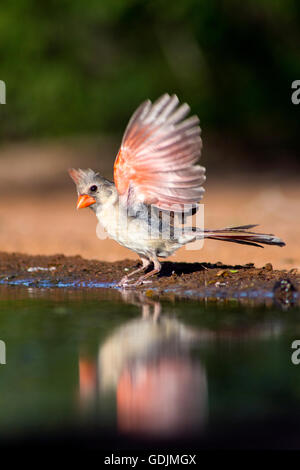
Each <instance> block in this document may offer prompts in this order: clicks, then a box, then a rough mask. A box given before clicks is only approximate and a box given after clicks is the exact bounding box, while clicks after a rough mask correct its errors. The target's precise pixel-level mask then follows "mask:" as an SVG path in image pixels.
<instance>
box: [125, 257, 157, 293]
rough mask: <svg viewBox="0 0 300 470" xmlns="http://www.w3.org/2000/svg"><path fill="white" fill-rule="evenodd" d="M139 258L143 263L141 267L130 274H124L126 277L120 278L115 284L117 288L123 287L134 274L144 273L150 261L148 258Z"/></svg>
mask: <svg viewBox="0 0 300 470" xmlns="http://www.w3.org/2000/svg"><path fill="white" fill-rule="evenodd" d="M140 258H141V261H142V263H143V264H142V266H141V267H140V268H137V269H135V270H134V271H132V272H131V273H129V274H126V276H124V277H122V279H121V280H120V281H119V282H118V284H117V286H118V287H123V286H125V285H126V284H127V282H128V279H129V278H130V277H132V276H134V274H137V273H140V272H141V271H145V269H147V268H148V266H149V265H150V264H151V261H150V260H149V259H148V258H144V257H142V256H140Z"/></svg>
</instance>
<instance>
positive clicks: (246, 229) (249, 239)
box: [193, 225, 285, 248]
mask: <svg viewBox="0 0 300 470" xmlns="http://www.w3.org/2000/svg"><path fill="white" fill-rule="evenodd" d="M253 227H257V225H241V226H239V227H226V228H223V229H218V230H198V229H196V228H195V229H193V231H196V238H198V239H203V238H210V239H211V240H220V241H224V242H232V243H240V244H241V245H252V246H259V247H260V248H263V246H262V245H261V243H262V244H263V245H277V246H285V243H284V242H283V241H282V240H281V239H280V238H278V237H275V236H274V235H272V234H267V233H257V232H251V231H250V229H252V228H253Z"/></svg>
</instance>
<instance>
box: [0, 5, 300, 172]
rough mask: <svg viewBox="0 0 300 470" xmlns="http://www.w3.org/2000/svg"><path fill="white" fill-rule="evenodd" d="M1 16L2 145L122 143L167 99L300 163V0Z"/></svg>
mask: <svg viewBox="0 0 300 470" xmlns="http://www.w3.org/2000/svg"><path fill="white" fill-rule="evenodd" d="M0 18H1V20H0V63H1V72H0V75H1V77H0V78H1V79H2V80H4V81H5V82H6V86H7V105H6V106H1V115H0V136H1V142H2V143H3V142H7V141H11V140H14V141H15V140H21V139H22V140H23V139H32V138H41V137H58V136H59V137H61V136H74V135H75V136H78V135H79V134H80V135H82V134H85V135H86V134H101V133H104V134H116V133H119V134H121V132H122V130H123V129H124V125H125V123H126V121H127V120H128V117H129V115H130V114H131V113H132V111H133V109H134V108H135V107H136V106H137V105H138V104H139V103H140V102H141V101H143V100H144V99H145V98H148V97H149V98H151V99H155V98H157V97H158V96H159V95H160V94H162V93H164V92H166V91H168V92H170V93H173V92H174V93H176V94H178V96H179V97H180V99H181V100H184V101H187V102H188V103H189V104H190V105H191V107H192V111H193V112H195V113H197V114H198V115H199V116H200V119H201V122H202V127H203V131H204V132H205V133H210V132H214V133H216V136H215V138H221V139H224V140H225V143H226V142H227V144H228V143H229V144H230V141H232V142H233V143H232V145H233V146H234V145H237V140H238V141H239V144H240V145H246V146H247V149H248V152H247V155H246V156H245V157H246V158H248V159H249V158H252V153H254V152H260V151H263V152H264V159H263V163H264V164H267V163H272V165H273V164H274V163H275V164H280V155H281V153H280V152H284V153H285V156H286V154H287V153H288V158H289V159H290V160H291V161H292V160H295V159H297V157H298V155H297V146H298V133H299V131H298V128H299V108H298V107H297V106H295V105H293V104H292V103H291V83H292V81H293V80H296V79H297V78H300V60H299V59H300V58H299V51H300V32H299V26H300V3H299V1H298V0H260V1H253V0H244V1H243V2H241V1H239V0H211V1H209V2H207V1H205V0H184V1H178V2H174V1H170V0H155V1H142V0H116V1H113V2H111V1H108V0H101V1H99V0H89V1H88V2H84V1H83V0H49V1H48V2H40V1H38V0H18V1H12V0H2V2H1V15H0ZM228 141H229V142H228ZM287 151H289V152H287ZM237 156H238V153H237ZM228 158H229V159H230V160H231V159H232V158H233V159H234V156H232V155H231V154H230V155H228ZM274 158H275V161H274ZM258 160H259V161H260V162H261V159H258ZM261 163H262V162H261ZM285 163H287V162H286V161H285Z"/></svg>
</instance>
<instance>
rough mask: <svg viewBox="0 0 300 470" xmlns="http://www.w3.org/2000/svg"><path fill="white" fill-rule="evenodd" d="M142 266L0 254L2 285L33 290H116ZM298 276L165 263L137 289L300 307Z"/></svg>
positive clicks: (175, 295)
mask: <svg viewBox="0 0 300 470" xmlns="http://www.w3.org/2000/svg"><path fill="white" fill-rule="evenodd" d="M136 266H138V263H137V262H136V261H132V260H123V261H117V262H113V263H110V262H101V261H98V260H86V259H84V258H82V257H81V256H69V257H67V256H64V255H53V256H32V255H25V254H18V253H12V254H9V253H0V284H1V285H11V286H26V287H31V288H53V287H61V288H75V289H78V288H84V289H96V288H101V287H102V288H103V287H106V288H116V283H117V281H118V280H119V279H120V278H121V277H122V276H124V274H126V273H128V272H130V271H131V270H132V269H134V268H135V267H136ZM299 288H300V273H299V272H298V270H297V269H292V270H289V271H288V270H275V269H273V267H272V265H271V264H270V263H268V264H266V265H265V266H264V267H262V268H257V267H255V266H254V265H253V264H251V263H250V264H246V265H243V266H241V265H237V266H230V265H224V264H222V263H216V264H210V263H202V264H201V263H181V262H177V263H173V262H169V261H165V262H164V263H163V268H162V271H161V273H160V274H159V275H158V276H154V277H153V279H152V282H151V283H147V284H145V285H143V286H140V287H135V288H134V289H136V290H139V291H143V292H144V293H145V294H146V295H147V296H150V297H151V296H159V297H169V298H170V297H171V298H198V299H206V300H232V299H236V300H240V301H242V300H248V301H251V302H264V303H268V302H274V301H275V302H277V303H279V304H282V305H286V306H290V305H295V304H298V302H299V296H298V290H299Z"/></svg>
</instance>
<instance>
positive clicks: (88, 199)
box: [77, 194, 96, 209]
mask: <svg viewBox="0 0 300 470" xmlns="http://www.w3.org/2000/svg"><path fill="white" fill-rule="evenodd" d="M95 202H96V199H95V198H94V197H92V196H89V195H88V194H79V196H78V200H77V209H83V208H84V207H89V206H91V205H92V204H95Z"/></svg>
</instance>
